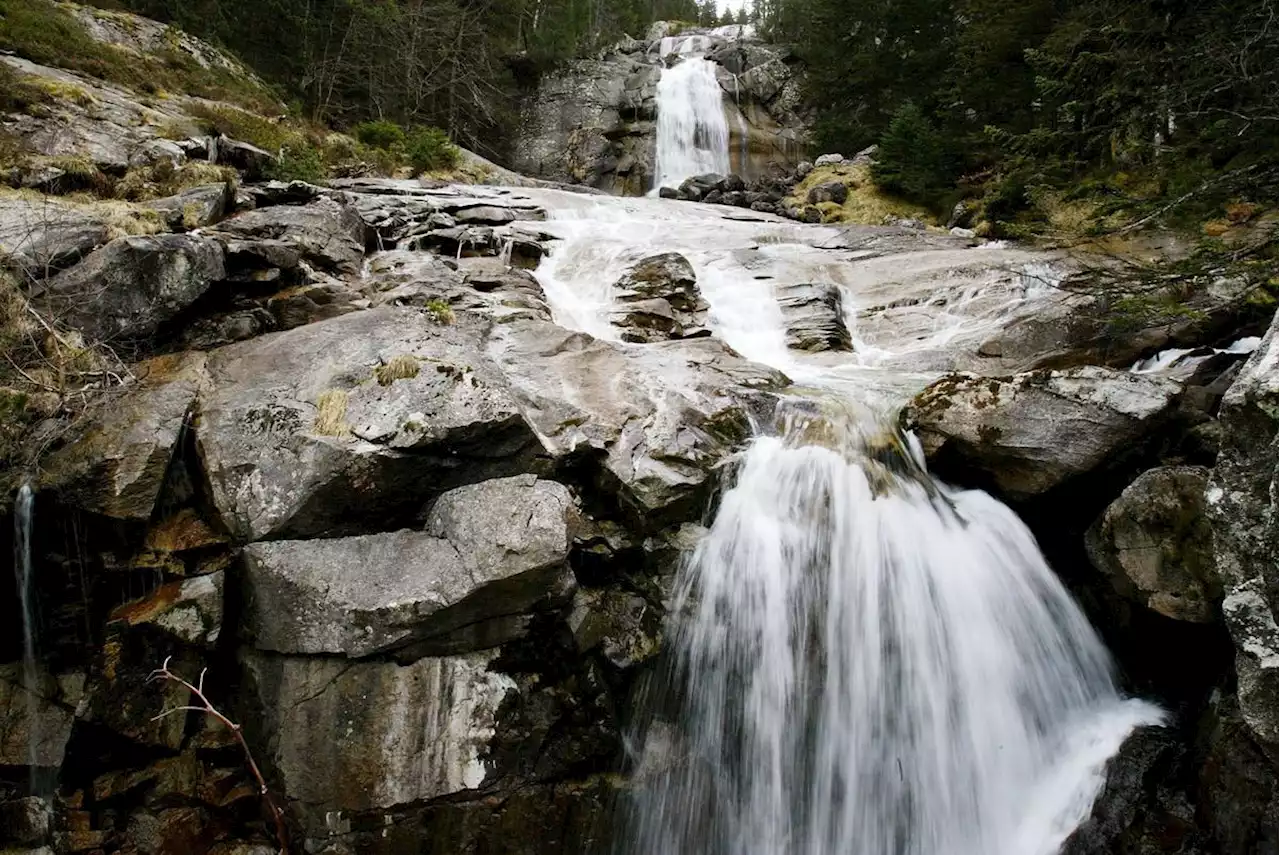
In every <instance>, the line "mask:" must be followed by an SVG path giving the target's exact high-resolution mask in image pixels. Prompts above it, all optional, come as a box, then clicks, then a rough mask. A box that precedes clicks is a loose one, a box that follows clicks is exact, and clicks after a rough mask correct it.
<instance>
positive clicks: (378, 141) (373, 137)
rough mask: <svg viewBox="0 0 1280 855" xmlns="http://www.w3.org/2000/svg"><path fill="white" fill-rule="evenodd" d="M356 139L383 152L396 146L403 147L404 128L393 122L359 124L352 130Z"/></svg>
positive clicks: (382, 121) (382, 120)
mask: <svg viewBox="0 0 1280 855" xmlns="http://www.w3.org/2000/svg"><path fill="white" fill-rule="evenodd" d="M352 130H353V131H354V133H355V137H356V139H358V140H360V142H362V143H364V144H365V145H368V146H373V147H374V148H380V149H383V150H384V151H385V150H387V149H390V148H392V147H394V146H397V145H404V141H405V136H404V128H402V127H400V126H399V125H397V124H396V123H395V122H388V121H386V120H385V119H379V120H378V121H376V122H361V123H360V124H358V125H356V126H355V128H353V129H352Z"/></svg>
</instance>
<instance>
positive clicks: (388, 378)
mask: <svg viewBox="0 0 1280 855" xmlns="http://www.w3.org/2000/svg"><path fill="white" fill-rule="evenodd" d="M421 370H422V368H421V366H420V365H419V364H418V359H417V357H415V356H412V355H410V354H408V353H401V354H397V355H396V356H393V357H391V359H389V360H388V361H387V362H386V364H385V365H379V366H378V367H377V368H376V369H375V370H374V372H373V374H374V376H375V377H377V378H378V385H379V386H390V385H391V384H392V383H394V382H396V381H397V380H408V379H409V378H411V377H417V376H418V372H419V371H421Z"/></svg>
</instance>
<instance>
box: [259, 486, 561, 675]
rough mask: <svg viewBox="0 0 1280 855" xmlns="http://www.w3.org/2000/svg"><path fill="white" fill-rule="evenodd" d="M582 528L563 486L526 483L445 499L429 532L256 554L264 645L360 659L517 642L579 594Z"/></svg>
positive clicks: (270, 547) (273, 545)
mask: <svg viewBox="0 0 1280 855" xmlns="http://www.w3.org/2000/svg"><path fill="white" fill-rule="evenodd" d="M572 518H573V499H572V497H571V496H570V495H569V491H568V490H566V489H565V488H564V487H563V486H561V485H560V484H557V483H555V482H553V481H540V480H538V479H537V478H536V477H535V476H533V475H517V476H513V477H510V478H503V479H499V480H494V481H486V482H484V483H481V484H472V485H469V486H465V487H459V488H457V489H456V490H451V491H449V492H448V493H445V494H444V495H443V496H441V497H440V498H439V499H438V500H436V503H435V504H434V505H433V506H432V509H431V513H430V515H429V516H428V518H427V524H426V530H425V531H411V530H402V531H397V532H388V533H386V534H370V535H362V536H359V537H346V538H326V539H322V540H301V541H288V540H282V541H271V542H267V543H255V544H251V545H250V546H249V547H247V548H246V550H245V558H246V584H247V586H248V598H247V599H248V602H249V612H248V618H247V623H248V628H249V631H250V633H251V636H252V639H253V643H254V644H255V646H257V648H258V649H260V650H270V651H275V652H278V653H329V654H335V653H336V654H344V655H346V656H350V657H358V656H367V655H370V654H373V653H378V652H380V651H385V650H389V649H394V648H400V647H404V646H406V645H408V644H411V643H414V644H415V650H417V651H419V652H424V651H428V650H429V651H430V652H432V653H435V654H439V653H444V652H455V651H454V648H457V649H459V650H465V649H472V650H474V649H479V648H484V647H489V646H492V645H494V644H497V643H501V642H504V641H507V640H509V639H510V638H511V637H513V636H514V635H516V634H519V633H520V632H521V631H522V630H523V629H524V627H525V624H526V623H527V620H528V617H527V615H528V613H529V612H530V610H531V609H532V608H533V607H534V606H535V605H536V604H537V603H539V602H540V601H542V600H545V599H547V598H548V597H549V596H551V595H559V594H563V593H567V592H568V591H569V590H571V586H572V579H573V577H572V574H571V573H570V572H569V569H568V565H567V563H566V561H567V559H568V555H569V544H570V540H571V538H572V534H571V522H572Z"/></svg>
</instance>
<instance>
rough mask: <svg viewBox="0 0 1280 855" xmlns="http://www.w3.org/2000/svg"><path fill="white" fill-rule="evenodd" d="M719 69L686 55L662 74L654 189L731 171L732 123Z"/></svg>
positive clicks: (658, 100) (658, 96) (659, 94)
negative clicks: (709, 174)
mask: <svg viewBox="0 0 1280 855" xmlns="http://www.w3.org/2000/svg"><path fill="white" fill-rule="evenodd" d="M721 100H722V95H721V92H720V83H719V81H717V80H716V65H715V63H713V62H710V61H708V60H706V59H703V58H701V57H699V56H687V57H686V58H684V59H682V60H681V61H680V62H678V63H676V64H675V65H674V66H672V67H671V68H667V69H663V72H662V78H661V79H660V80H659V81H658V95H657V102H658V150H657V156H656V169H657V178H656V180H655V183H654V187H655V188H657V187H678V186H679V185H680V182H682V181H684V180H685V179H686V178H691V177H693V176H695V175H703V174H705V173H708V172H714V173H716V174H719V175H725V174H726V173H728V171H729V124H728V121H727V120H726V119H725V115H724V106H723V104H722V103H721Z"/></svg>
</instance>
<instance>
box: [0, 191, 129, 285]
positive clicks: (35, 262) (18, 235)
mask: <svg viewBox="0 0 1280 855" xmlns="http://www.w3.org/2000/svg"><path fill="white" fill-rule="evenodd" d="M109 234H110V227H109V225H108V223H107V219H106V217H104V216H99V215H98V214H97V213H96V212H94V211H91V210H90V209H88V208H85V207H81V206H76V205H71V204H68V203H64V202H59V201H57V200H55V199H39V200H36V199H29V198H27V197H25V196H18V197H16V198H0V265H3V266H12V267H16V268H18V269H20V270H22V271H23V272H24V273H27V274H29V275H31V276H34V277H43V276H47V275H48V274H49V273H51V272H56V271H58V270H61V269H62V268H64V267H68V266H70V265H72V264H74V263H75V262H77V261H79V260H80V259H82V258H84V257H85V256H87V255H88V254H89V253H91V252H93V250H95V249H97V248H98V247H100V246H102V245H103V244H104V243H106V242H107V240H108V237H109Z"/></svg>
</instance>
